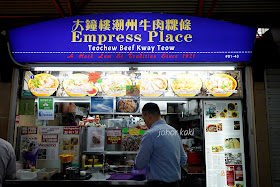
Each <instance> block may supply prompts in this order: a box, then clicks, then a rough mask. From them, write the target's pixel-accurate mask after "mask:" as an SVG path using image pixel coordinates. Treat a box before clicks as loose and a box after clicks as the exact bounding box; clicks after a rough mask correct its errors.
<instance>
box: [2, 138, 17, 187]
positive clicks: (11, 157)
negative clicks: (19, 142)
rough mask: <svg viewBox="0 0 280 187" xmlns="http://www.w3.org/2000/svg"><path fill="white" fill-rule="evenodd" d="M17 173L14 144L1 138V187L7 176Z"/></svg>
mask: <svg viewBox="0 0 280 187" xmlns="http://www.w3.org/2000/svg"><path fill="white" fill-rule="evenodd" d="M15 173H16V156H15V152H14V149H13V147H12V145H11V144H10V143H9V142H7V141H5V140H3V139H1V138H0V187H2V184H3V182H4V180H5V177H6V176H9V175H12V174H15Z"/></svg>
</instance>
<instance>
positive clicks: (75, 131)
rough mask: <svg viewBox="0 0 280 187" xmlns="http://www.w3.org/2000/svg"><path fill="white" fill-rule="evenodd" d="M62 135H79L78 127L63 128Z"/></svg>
mask: <svg viewBox="0 0 280 187" xmlns="http://www.w3.org/2000/svg"><path fill="white" fill-rule="evenodd" d="M63 134H64V135H79V127H64V128H63Z"/></svg>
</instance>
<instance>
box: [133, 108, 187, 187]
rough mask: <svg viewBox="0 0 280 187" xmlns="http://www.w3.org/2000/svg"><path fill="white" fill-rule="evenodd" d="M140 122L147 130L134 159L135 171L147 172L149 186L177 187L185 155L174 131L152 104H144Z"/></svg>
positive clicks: (179, 138)
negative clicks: (142, 120)
mask: <svg viewBox="0 0 280 187" xmlns="http://www.w3.org/2000/svg"><path fill="white" fill-rule="evenodd" d="M142 118H143V119H144V121H145V123H146V125H147V127H148V128H149V130H148V131H147V132H146V133H145V134H144V136H143V137H142V140H141V145H140V148H139V152H138V154H137V156H136V159H135V165H134V167H135V169H136V170H141V169H144V168H146V169H147V181H148V186H152V185H164V186H174V187H178V186H179V181H180V180H181V167H180V166H183V165H185V164H186V161H187V155H186V153H185V151H184V149H183V145H182V142H181V137H180V136H179V134H178V132H177V130H176V129H174V128H173V127H171V126H169V125H168V124H167V123H166V122H165V121H164V120H162V118H161V114H160V109H159V107H158V105H157V104H155V103H147V104H145V105H144V107H143V109H142Z"/></svg>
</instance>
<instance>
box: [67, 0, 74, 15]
mask: <svg viewBox="0 0 280 187" xmlns="http://www.w3.org/2000/svg"><path fill="white" fill-rule="evenodd" d="M67 6H68V10H69V15H70V16H72V15H73V12H72V7H71V3H70V0H67Z"/></svg>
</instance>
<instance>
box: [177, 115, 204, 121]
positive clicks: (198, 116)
mask: <svg viewBox="0 0 280 187" xmlns="http://www.w3.org/2000/svg"><path fill="white" fill-rule="evenodd" d="M196 119H202V116H201V115H194V116H185V117H184V118H180V119H179V121H192V120H196Z"/></svg>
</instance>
